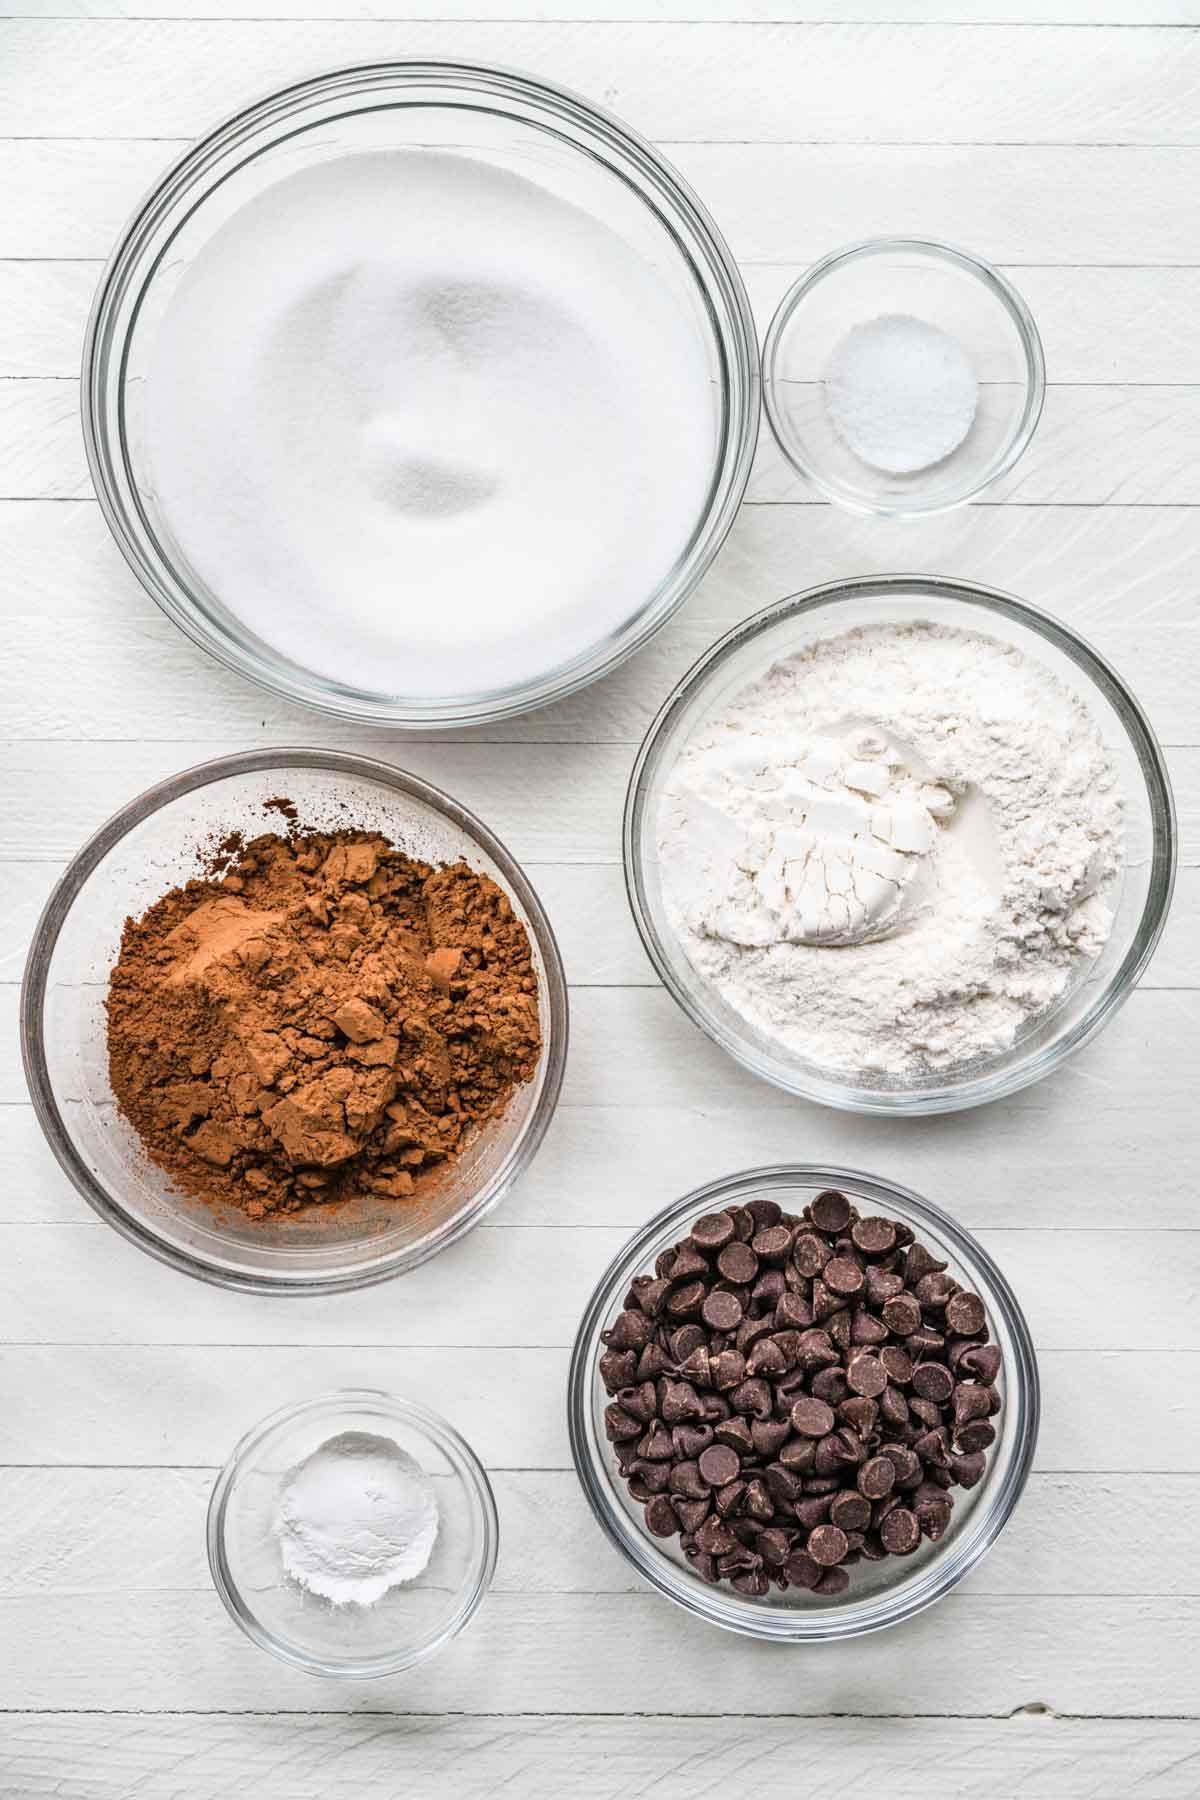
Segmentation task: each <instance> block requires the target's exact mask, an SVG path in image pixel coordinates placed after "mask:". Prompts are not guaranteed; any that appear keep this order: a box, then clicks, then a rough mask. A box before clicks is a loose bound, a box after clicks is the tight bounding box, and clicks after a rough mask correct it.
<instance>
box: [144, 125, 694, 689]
mask: <svg viewBox="0 0 1200 1800" xmlns="http://www.w3.org/2000/svg"><path fill="white" fill-rule="evenodd" d="M528 167H529V169H530V171H531V173H530V175H529V178H528V179H527V178H526V176H525V175H518V174H516V173H514V172H513V171H511V170H506V169H502V168H498V167H495V166H492V165H490V164H489V163H488V162H487V160H486V159H484V158H480V157H476V156H473V155H472V154H470V152H469V151H467V150H464V151H463V153H461V154H457V153H451V152H443V151H435V150H429V149H420V148H415V147H414V148H410V149H403V150H394V151H387V152H371V153H364V154H355V155H343V156H336V155H331V157H330V160H329V161H328V162H325V163H323V164H320V165H317V166H312V167H309V168H304V169H300V170H298V171H297V172H295V173H293V174H290V175H289V176H287V177H286V178H284V179H281V180H279V181H277V182H276V183H275V185H274V186H272V187H270V188H268V189H266V190H265V191H264V192H263V193H261V194H259V195H258V196H257V197H256V198H254V199H252V200H250V201H248V202H247V203H246V204H245V205H244V206H243V207H242V208H241V209H240V210H238V211H235V212H233V213H232V216H231V217H230V218H229V219H228V220H227V221H226V222H225V223H224V224H223V225H222V226H221V227H220V228H219V229H218V230H216V231H215V232H214V233H213V235H212V237H211V238H210V240H209V241H208V242H207V243H205V244H204V245H203V246H202V247H201V248H200V250H199V251H198V253H197V254H196V255H195V257H194V258H193V259H192V261H191V262H190V263H187V264H186V265H184V266H183V269H182V273H181V275H180V277H179V281H178V285H177V287H176V288H175V290H174V292H173V294H172V296H171V298H170V301H169V304H168V305H167V307H166V311H165V315H164V317H163V319H162V322H161V324H160V326H159V327H158V330H157V335H156V337H155V339H154V343H153V351H152V355H151V357H150V363H149V369H148V374H147V378H146V380H145V381H144V383H143V384H141V387H140V390H139V391H141V392H143V393H144V406H145V444H146V455H147V463H148V467H149V477H150V479H149V481H148V483H147V485H148V486H149V488H150V489H151V490H152V495H153V501H154V503H155V505H156V507H157V508H158V510H159V512H160V513H161V515H162V517H163V518H164V520H165V522H166V534H167V535H168V537H169V538H170V539H173V540H174V544H175V546H176V548H177V551H178V553H179V554H180V555H181V556H182V559H183V560H184V561H185V563H186V564H188V565H190V567H191V568H192V569H193V570H194V571H195V572H196V575H197V576H198V577H199V579H200V581H201V582H203V583H205V584H206V585H207V586H208V588H209V589H210V590H211V591H212V592H213V593H214V594H215V595H216V597H217V599H218V600H219V601H220V602H221V604H222V605H223V606H224V607H225V608H227V609H228V610H229V611H230V612H232V613H233V614H234V615H235V616H236V617H237V618H238V619H239V620H240V621H241V622H242V624H243V625H244V626H245V628H246V629H247V630H248V631H249V632H251V633H253V634H254V635H255V636H256V637H258V638H259V639H261V640H262V641H264V642H265V643H266V644H267V645H269V646H270V647H271V648H272V649H273V650H274V651H276V652H279V653H281V654H282V655H283V656H285V657H287V658H289V659H290V660H291V661H292V662H293V663H297V664H300V665H302V666H304V667H306V668H309V669H313V670H316V671H318V672H319V673H321V674H322V675H324V676H326V677H327V678H329V679H332V680H336V681H340V682H343V683H345V684H347V685H349V686H351V687H354V688H357V689H362V690H367V691H371V692H376V693H388V694H400V695H405V696H412V697H414V698H418V699H420V698H437V697H444V696H447V695H458V696H477V695H482V694H487V693H489V692H492V691H494V690H496V689H501V688H505V687H508V686H510V685H514V684H519V683H523V682H527V681H531V680H535V679H537V678H539V677H541V676H545V675H548V674H549V673H551V672H552V671H554V670H555V669H557V668H559V667H561V666H562V665H563V664H564V663H566V662H568V661H570V660H571V659H572V658H574V657H576V656H579V655H581V654H583V653H584V652H586V651H587V650H588V649H589V648H590V647H591V646H593V645H595V644H596V643H598V642H602V641H603V640H604V639H605V638H606V637H608V636H609V635H610V634H613V633H615V632H618V631H619V630H620V629H621V628H622V627H623V626H624V625H626V624H627V623H628V622H629V620H630V619H632V618H633V617H634V616H635V615H636V614H637V613H638V612H639V611H640V609H641V608H642V607H643V606H644V605H645V604H646V602H647V601H648V600H649V598H650V597H651V596H652V595H653V593H654V592H655V590H656V589H657V587H658V586H659V585H660V584H661V583H662V582H663V581H664V580H665V579H666V577H667V576H668V574H669V573H670V571H671V570H672V568H673V567H674V566H675V564H676V562H677V560H678V558H679V557H680V555H681V554H682V553H683V552H684V550H685V549H686V546H687V544H688V542H689V540H690V538H691V535H692V533H693V531H694V529H695V527H696V524H697V522H698V520H699V519H700V517H701V515H702V513H703V511H704V508H705V505H706V503H707V497H708V488H709V482H710V478H711V473H712V466H713V460H714V456H715V450H716V444H717V438H718V433H719V428H720V401H719V394H718V391H717V389H716V387H715V386H714V382H713V379H712V371H711V368H710V358H709V341H710V338H709V335H706V334H708V333H709V328H708V326H707V324H706V323H705V321H704V319H703V316H702V314H701V312H700V309H699V307H698V306H696V305H695V304H694V303H693V302H692V301H691V300H690V299H689V297H688V295H687V293H686V292H684V291H683V290H682V289H681V288H680V287H679V286H678V285H673V284H672V282H671V280H670V279H669V278H668V277H667V276H665V275H664V273H663V270H662V269H660V268H659V267H658V266H656V264H655V263H654V262H653V260H652V258H651V256H650V255H643V254H641V253H640V252H639V250H638V249H636V248H635V247H634V246H633V245H631V244H630V243H628V242H627V241H626V240H625V238H624V237H623V236H622V235H621V232H620V231H619V230H617V229H615V228H611V227H610V226H609V225H608V224H607V223H604V222H602V221H601V220H600V219H598V218H593V217H592V216H590V215H589V214H588V213H587V212H585V211H583V210H581V209H580V208H578V207H576V206H573V205H572V204H570V202H569V201H567V200H565V199H563V198H562V197H561V196H560V195H558V194H556V193H555V192H553V191H552V189H551V187H550V186H549V185H545V186H543V185H542V179H541V173H540V171H539V170H538V168H537V166H536V165H535V164H533V163H530V164H529V165H528ZM545 179H546V181H547V183H549V182H551V181H553V179H554V171H553V164H552V163H551V164H548V165H547V172H546V176H545Z"/></svg>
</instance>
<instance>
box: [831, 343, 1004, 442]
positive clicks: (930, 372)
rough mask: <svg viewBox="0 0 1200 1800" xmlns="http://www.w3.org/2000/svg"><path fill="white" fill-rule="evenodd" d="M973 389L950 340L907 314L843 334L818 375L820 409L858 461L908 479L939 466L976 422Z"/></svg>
mask: <svg viewBox="0 0 1200 1800" xmlns="http://www.w3.org/2000/svg"><path fill="white" fill-rule="evenodd" d="M978 399H979V384H978V382H977V381H976V379H975V374H974V371H973V370H972V368H971V365H970V363H969V362H968V360H967V357H966V354H965V352H964V350H963V348H962V345H961V344H960V343H959V342H958V341H957V339H956V338H952V337H950V336H949V334H948V333H947V332H944V331H941V330H939V329H938V327H937V326H936V325H930V324H928V323H927V321H926V320H924V319H914V318H912V317H911V316H910V315H909V314H907V313H884V314H882V315H881V316H880V317H879V318H877V319H868V320H866V321H865V322H864V323H863V324H861V325H856V326H855V327H854V329H853V330H852V331H848V332H847V333H846V336H845V337H844V338H843V339H842V341H841V343H840V344H839V345H838V346H837V348H836V349H835V350H834V352H833V355H832V356H831V357H830V359H829V366H828V368H827V369H826V371H825V404H826V406H827V408H828V411H829V417H830V419H831V420H832V422H833V427H834V429H835V431H836V432H837V434H838V436H839V437H840V438H841V439H842V441H843V443H844V444H845V445H846V446H847V448H848V449H850V450H852V451H853V452H854V454H855V456H857V457H858V458H859V460H860V461H861V462H865V463H869V464H870V465H871V467H872V468H875V469H883V470H885V471H886V472H887V473H888V474H891V475H913V474H915V473H916V472H917V471H918V470H919V469H928V468H932V466H933V465H934V464H935V463H939V462H944V461H945V459H946V457H948V456H949V455H951V453H952V452H953V451H955V450H957V449H958V446H959V445H960V444H961V443H962V441H963V439H964V438H965V437H966V435H967V433H968V432H969V431H970V429H971V426H972V423H973V422H974V419H975V408H976V405H977V403H978Z"/></svg>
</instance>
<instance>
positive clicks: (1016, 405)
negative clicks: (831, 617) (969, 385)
mask: <svg viewBox="0 0 1200 1800" xmlns="http://www.w3.org/2000/svg"><path fill="white" fill-rule="evenodd" d="M896 314H900V315H905V316H907V317H910V318H916V319H919V320H921V321H922V322H923V323H924V324H926V325H930V326H933V327H935V328H936V329H937V330H939V331H941V332H944V333H945V334H947V336H949V337H950V338H952V339H953V340H955V342H957V343H958V344H959V345H960V346H961V348H962V350H963V352H964V353H965V355H966V358H967V361H968V362H969V364H970V366H971V369H972V372H973V373H974V375H975V378H976V380H977V382H978V384H979V391H978V401H977V406H976V411H975V417H974V420H973V422H972V423H971V426H970V429H969V430H968V432H967V434H966V436H965V437H964V438H963V440H962V442H961V443H960V444H959V445H958V447H957V448H956V449H954V450H952V451H951V452H950V454H949V455H947V456H946V457H945V458H944V459H943V460H942V461H940V462H937V463H935V464H934V465H933V466H931V467H928V468H924V469H919V470H917V471H915V472H914V473H912V474H893V473H889V472H888V471H887V470H886V469H881V468H874V467H872V466H871V465H870V464H868V463H866V462H864V461H862V460H861V458H860V457H858V456H856V455H855V453H854V452H853V450H851V449H850V448H849V447H848V445H847V444H846V443H845V441H844V440H843V438H842V437H841V435H840V434H839V432H838V431H837V430H836V428H835V426H834V424H833V422H832V420H831V419H830V416H829V413H828V411H827V408H826V401H825V374H826V370H827V368H828V365H829V359H830V357H831V356H832V354H833V352H834V351H835V350H836V349H837V347H838V345H839V344H841V342H842V340H843V339H844V338H845V337H846V335H847V333H849V332H850V331H852V330H853V329H854V328H855V327H856V326H860V325H866V324H868V323H869V322H870V321H872V320H874V319H877V318H879V317H880V316H883V315H896ZM1045 385H1046V372H1045V362H1044V359H1043V356H1042V343H1041V339H1040V338H1039V336H1038V332H1037V326H1036V325H1035V324H1034V322H1033V318H1032V316H1031V314H1030V312H1029V309H1028V307H1027V306H1026V305H1025V302H1024V301H1023V300H1022V298H1021V296H1020V295H1019V294H1018V293H1017V292H1016V290H1015V288H1013V287H1011V286H1010V285H1009V283H1008V282H1007V281H1005V279H1004V277H1003V276H1002V275H1001V274H999V273H998V271H997V270H995V269H993V268H992V267H991V266H990V264H988V263H985V262H983V261H982V260H981V259H980V258H979V257H977V256H969V255H968V254H967V252H966V251H965V250H956V249H955V248H954V247H953V246H952V245H950V244H939V243H934V242H929V241H924V240H921V239H915V238H875V239H872V240H871V241H870V242H867V243H862V244H851V245H850V246H849V248H847V249H845V250H835V251H834V252H833V254H832V255H830V256H826V257H824V258H823V259H822V261H821V262H819V263H816V264H815V265H814V266H813V267H812V268H811V269H809V271H808V273H807V274H806V275H802V276H801V278H800V280H799V281H797V282H796V283H795V285H794V286H793V287H791V288H789V289H788V291H787V293H786V294H785V295H784V297H783V299H782V300H781V301H780V304H779V308H778V310H777V312H776V314H775V317H774V318H773V319H772V321H771V326H770V329H769V331H768V332H767V339H766V344H765V346H764V348H763V397H764V399H765V402H766V408H767V418H768V419H769V420H770V424H771V430H772V431H773V432H774V434H775V437H776V440H777V441H778V444H779V448H780V449H781V450H782V451H783V454H784V455H785V456H786V457H787V459H788V461H789V462H790V463H791V464H792V466H793V468H794V469H796V470H797V471H798V473H799V474H801V475H803V476H804V477H805V479H806V480H808V481H810V482H811V483H812V485H813V486H814V487H816V488H819V489H820V491H821V492H822V493H823V494H827V495H828V496H829V498H830V499H831V500H837V501H840V502H841V504H842V505H843V506H848V507H850V508H852V509H853V510H854V511H856V512H865V513H881V514H883V515H884V516H886V517H890V518H902V517H905V516H910V515H911V516H915V515H917V514H921V513H935V512H945V511H947V510H948V509H949V508H950V507H953V506H961V505H962V503H963V501H964V500H969V499H970V498H971V497H972V495H973V494H978V493H979V492H980V491H981V490H982V489H983V488H985V487H987V486H988V484H989V482H993V481H995V480H996V479H997V478H998V477H999V476H1001V475H1003V474H1004V473H1005V472H1006V471H1007V470H1008V469H1011V468H1012V466H1013V464H1014V463H1015V462H1016V461H1017V459H1018V457H1020V456H1021V455H1022V453H1023V452H1024V450H1025V447H1026V445H1027V444H1028V443H1029V440H1030V438H1031V437H1032V436H1033V433H1034V430H1035V429H1036V427H1037V422H1038V419H1039V418H1040V416H1041V411H1042V398H1043V395H1044V392H1045Z"/></svg>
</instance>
